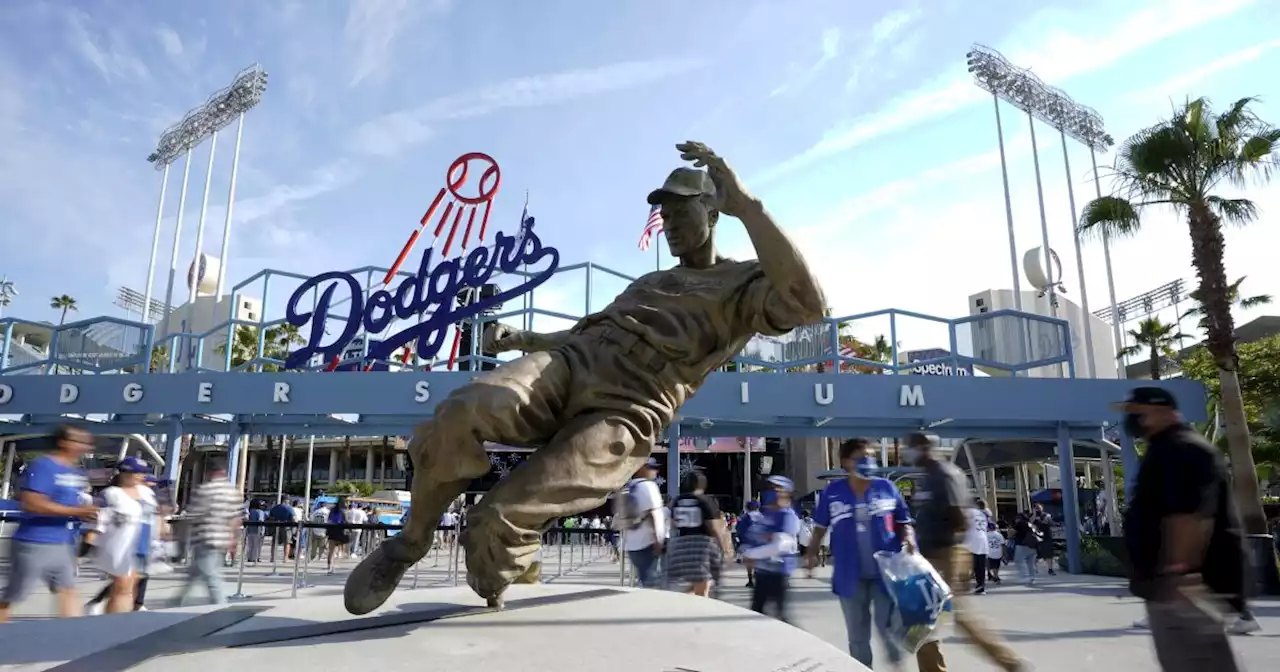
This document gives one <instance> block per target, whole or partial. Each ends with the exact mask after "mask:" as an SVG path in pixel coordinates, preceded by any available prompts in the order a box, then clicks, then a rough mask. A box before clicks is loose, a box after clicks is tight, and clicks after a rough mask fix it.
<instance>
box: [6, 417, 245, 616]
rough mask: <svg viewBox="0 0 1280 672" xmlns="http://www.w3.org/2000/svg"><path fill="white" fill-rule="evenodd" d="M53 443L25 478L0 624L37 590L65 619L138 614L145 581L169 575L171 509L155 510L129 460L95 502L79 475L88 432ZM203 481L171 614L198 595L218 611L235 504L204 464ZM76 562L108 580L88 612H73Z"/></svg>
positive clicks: (217, 473)
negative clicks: (51, 598) (47, 594)
mask: <svg viewBox="0 0 1280 672" xmlns="http://www.w3.org/2000/svg"><path fill="white" fill-rule="evenodd" d="M52 440H53V446H52V450H51V451H50V452H49V453H48V454H47V455H44V456H42V457H40V458H38V459H36V460H34V461H33V462H32V463H31V464H29V465H28V466H27V468H26V470H25V472H24V473H23V483H22V486H21V493H20V495H19V501H20V504H21V509H22V513H23V515H22V517H21V518H20V520H19V523H18V527H17V530H16V531H15V532H14V534H13V536H12V537H11V539H10V544H11V549H10V568H9V581H8V583H7V584H6V586H5V589H4V593H3V596H0V623H3V622H6V621H8V620H9V617H10V609H11V607H12V605H13V604H16V603H19V602H21V601H22V600H23V599H25V598H26V597H27V596H28V595H29V594H30V593H31V591H32V589H33V588H35V587H36V586H38V585H41V584H43V585H44V586H46V587H48V589H49V590H50V591H51V592H53V593H54V594H56V595H57V600H58V612H59V614H60V615H61V616H64V617H71V616H79V615H81V614H83V613H85V612H88V613H91V614H92V613H100V612H106V613H121V612H128V611H141V610H144V609H146V606H145V602H146V591H147V582H148V578H149V577H150V576H152V575H154V574H158V573H161V572H166V571H170V568H169V567H168V566H167V563H166V562H165V560H167V556H168V555H170V554H169V553H168V552H167V550H166V549H167V548H168V544H166V543H165V541H164V540H165V539H166V538H169V537H170V532H169V530H168V529H166V523H165V520H166V516H168V515H169V514H171V513H173V506H172V503H171V502H167V501H161V499H160V498H158V497H157V495H156V492H155V490H154V489H153V487H152V486H153V485H155V483H156V479H155V475H154V474H153V473H152V471H153V470H152V467H151V466H150V465H148V464H147V463H146V462H144V461H142V460H140V459H138V458H135V457H126V458H124V459H122V460H121V461H120V463H119V464H118V465H117V467H116V474H115V476H114V477H113V478H112V480H111V483H110V484H109V485H108V486H107V487H106V488H104V489H102V490H101V491H100V492H99V493H97V494H96V496H95V495H94V494H92V493H91V491H90V487H89V479H88V476H87V474H86V473H85V471H84V469H83V468H82V467H81V460H82V458H83V457H84V456H85V454H87V453H88V452H89V451H90V450H92V448H93V439H92V436H91V435H90V434H89V432H88V431H86V430H85V429H83V428H79V427H75V426H71V425H64V426H62V427H59V428H58V429H57V430H56V431H55V432H54V434H53V436H52ZM205 475H206V480H205V481H204V482H203V483H201V484H200V485H198V486H196V488H195V489H194V490H193V492H192V495H191V498H190V503H189V505H188V506H187V510H186V512H185V513H186V519H187V520H189V521H190V524H191V537H190V547H189V553H190V557H191V563H190V570H189V572H188V573H187V576H186V581H184V583H183V584H182V587H181V588H180V589H179V591H178V593H177V595H176V596H175V597H173V598H172V600H171V601H170V604H171V605H172V606H181V605H183V604H186V603H187V600H188V598H189V597H190V594H191V592H192V590H193V589H194V588H195V587H197V586H199V585H203V586H204V587H205V589H206V590H207V591H208V593H209V597H210V599H211V600H212V601H213V602H214V603H218V604H220V603H223V602H225V601H226V592H225V590H224V589H223V579H222V574H223V572H222V570H223V561H224V559H225V557H226V555H227V553H228V550H229V549H230V548H231V546H232V545H233V540H234V539H236V538H237V535H238V532H239V526H240V523H241V521H242V519H243V517H242V515H241V509H242V506H241V501H242V500H241V498H240V494H239V492H238V491H237V490H236V489H235V487H234V486H233V485H231V483H230V481H228V480H227V477H226V470H225V468H223V467H221V466H220V465H216V464H211V465H209V466H207V467H206V470H205ZM81 559H84V560H86V564H87V566H88V567H89V568H91V569H93V570H96V571H98V572H100V573H101V574H102V575H103V576H104V577H106V578H107V585H106V586H105V587H104V588H103V589H102V590H101V591H100V592H99V593H98V594H97V595H96V596H95V597H94V598H93V599H91V600H89V602H88V603H87V604H82V603H81V602H80V598H79V594H78V591H77V590H76V587H77V586H76V583H77V576H78V573H79V564H80V560H81Z"/></svg>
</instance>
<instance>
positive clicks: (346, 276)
mask: <svg viewBox="0 0 1280 672" xmlns="http://www.w3.org/2000/svg"><path fill="white" fill-rule="evenodd" d="M469 161H481V162H488V164H489V165H490V167H489V169H488V170H486V171H484V172H483V174H482V176H481V179H480V180H479V182H480V194H479V196H466V195H463V194H460V193H458V189H459V188H460V187H461V186H463V185H465V184H466V182H467V163H468V162H469ZM489 177H493V181H492V183H490V184H486V182H485V180H486V179H487V178H489ZM499 181H500V173H499V171H498V167H497V164H496V163H495V162H494V161H493V159H492V158H490V157H488V156H487V155H484V154H477V153H472V154H467V155H465V156H463V157H461V158H459V159H458V160H457V161H454V162H453V164H452V165H451V166H450V167H449V171H448V173H447V175H446V185H447V186H446V187H445V188H442V189H441V190H440V193H439V194H437V196H436V199H435V201H434V202H433V203H432V204H431V207H430V208H429V209H428V210H427V214H426V215H424V216H423V217H422V221H421V222H420V226H421V227H422V228H420V229H419V230H417V231H414V233H413V235H412V236H411V237H410V238H409V242H408V243H406V245H405V247H404V249H403V250H402V251H401V252H400V256H399V257H398V258H397V259H396V262H395V264H394V265H393V266H392V268H391V270H390V271H389V272H388V273H387V279H386V280H385V281H384V286H383V288H382V289H379V290H377V291H375V292H373V293H372V294H370V295H369V297H368V299H367V300H366V299H365V288H364V287H363V286H361V283H360V281H359V280H358V279H357V278H356V277H355V276H353V275H351V274H350V273H345V272H342V271H331V272H329V273H322V274H320V275H317V276H315V277H313V278H310V279H308V280H307V281H305V282H303V283H302V285H301V286H299V287H298V289H297V290H296V291H294V293H293V295H292V296H290V297H289V305H288V307H287V309H286V311H285V320H286V321H287V322H288V323H289V324H292V325H294V326H295V327H300V328H301V327H304V326H306V325H307V324H310V325H311V328H310V330H309V332H308V333H307V343H306V345H304V346H303V347H301V348H298V349H297V350H295V351H293V352H292V353H290V354H289V357H288V358H287V359H286V360H285V367H286V368H299V367H303V366H306V365H307V364H308V362H309V361H310V360H311V359H312V358H313V357H315V356H317V355H319V356H320V357H321V358H322V359H323V360H329V359H333V358H336V357H340V356H343V355H344V353H346V352H348V351H349V350H348V349H349V347H350V346H351V344H352V343H353V342H354V341H355V339H356V337H357V336H358V335H360V334H361V333H362V332H363V333H364V334H382V332H384V331H386V330H387V329H388V328H389V327H391V325H392V323H393V322H394V321H396V320H408V319H409V318H418V317H420V316H425V319H422V321H421V322H414V323H413V324H410V325H409V326H407V327H405V328H403V329H401V330H399V331H397V332H394V333H392V334H389V335H383V336H382V337H381V338H380V339H379V340H376V341H375V340H372V339H371V340H370V341H369V344H370V345H369V349H368V355H367V359H370V360H389V359H392V358H393V356H394V355H395V354H396V352H397V351H398V350H400V348H402V347H403V346H405V345H407V344H409V343H411V342H412V343H413V344H414V349H415V350H416V351H417V354H418V357H420V358H422V359H428V360H430V359H434V358H435V357H436V355H438V354H439V353H440V349H441V347H442V346H443V345H444V337H445V334H446V333H447V331H448V329H449V327H450V326H451V325H453V324H455V323H458V322H462V321H464V320H467V319H470V318H472V317H475V316H476V315H479V314H481V313H483V312H485V311H487V310H489V309H491V308H494V307H496V306H498V305H501V304H502V303H503V302H505V301H507V300H508V299H512V298H515V297H517V296H520V295H521V294H524V293H525V292H528V291H530V290H532V289H534V288H535V287H537V286H538V285H541V284H543V283H544V282H546V281H547V280H548V279H550V278H551V276H552V275H554V274H555V272H556V269H557V268H558V267H559V265H560V253H559V251H557V250H556V249H555V248H552V247H545V246H543V244H542V241H541V239H539V238H538V235H537V234H536V233H534V230H533V228H534V219H533V218H532V217H528V218H525V219H524V220H523V221H522V222H521V226H520V232H519V235H517V236H509V235H506V234H504V233H498V234H497V235H496V236H495V239H494V242H493V245H492V246H485V245H481V246H478V247H474V248H472V249H471V250H470V251H468V250H467V248H468V246H469V243H470V238H471V232H472V228H473V225H474V224H475V219H476V214H477V210H478V209H479V208H480V207H483V210H484V214H483V217H482V221H481V225H480V227H479V229H480V239H481V240H483V238H484V230H485V226H486V225H487V223H488V218H489V205H490V201H492V199H493V197H494V196H495V195H496V194H497V191H498V184H499ZM446 192H447V193H448V194H452V195H453V196H454V198H455V199H456V201H457V202H456V204H455V203H454V202H449V203H447V204H446V205H445V208H444V214H443V216H442V217H441V220H440V222H439V224H438V225H437V226H436V230H435V235H436V238H437V240H440V239H442V237H443V236H442V234H444V231H445V229H446V228H448V237H447V240H446V241H445V243H444V248H443V251H442V252H441V253H440V254H439V255H438V256H437V254H436V250H435V245H434V244H432V245H431V246H430V247H428V248H427V249H426V250H425V251H423V253H422V258H421V260H420V261H419V263H418V271H417V273H415V274H414V275H412V276H409V277H407V278H404V279H402V280H401V281H400V283H399V284H398V285H396V286H395V287H394V288H393V287H391V284H390V283H391V281H393V280H394V279H395V277H397V276H396V270H397V269H398V268H399V267H400V264H401V263H402V262H403V261H404V258H405V256H406V255H407V254H408V252H409V251H410V250H411V249H412V247H413V245H414V243H415V242H416V241H417V239H418V236H419V235H420V234H421V232H422V231H423V230H425V228H426V226H427V225H428V223H429V222H430V220H431V219H432V218H433V217H434V213H435V212H436V210H437V209H438V208H439V207H440V204H441V202H442V200H443V199H444V197H445V195H446ZM455 205H457V206H458V207H457V208H456V209H455V207H454V206H455ZM464 212H466V213H468V214H469V217H468V219H467V220H466V228H465V233H464V234H463V236H462V238H461V239H460V240H461V243H462V245H461V250H460V252H459V253H458V255H457V256H455V257H449V250H450V249H451V248H452V246H453V243H454V240H455V236H456V234H457V233H458V232H459V230H460V227H461V225H462V221H463V215H464ZM450 214H453V215H454V216H453V217H452V218H451V217H450ZM450 219H452V222H451V223H450V222H449V221H448V220H450ZM450 224H451V226H449V225H450ZM544 260H549V261H547V262H545V264H544ZM540 265H544V266H545V267H544V268H542V269H541V270H538V271H535V275H533V276H530V277H524V278H523V280H524V281H523V282H521V283H520V284H519V285H516V286H515V287H512V288H510V289H507V290H504V291H499V292H498V293H497V294H494V295H491V296H488V297H484V298H480V299H479V300H475V301H470V302H466V303H465V305H459V302H458V294H459V293H460V292H462V291H463V290H466V289H479V288H481V287H484V286H485V285H486V284H490V283H491V281H492V280H494V279H495V278H496V277H497V276H498V275H500V274H502V273H513V272H515V271H517V270H520V269H522V268H523V269H528V268H529V267H537V266H540ZM517 277H523V276H517ZM313 292H314V294H313ZM313 296H315V297H316V298H315V300H314V304H313V301H312V297H313ZM344 301H346V302H348V304H347V305H348V310H347V313H346V315H333V314H332V311H333V308H334V307H335V306H336V305H339V304H340V303H341V302H344ZM330 320H342V322H343V326H342V332H341V333H340V334H339V335H338V336H337V337H336V338H334V339H333V340H331V341H329V342H327V343H325V342H324V341H325V338H326V334H325V329H326V326H327V325H328V324H329V321H330Z"/></svg>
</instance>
